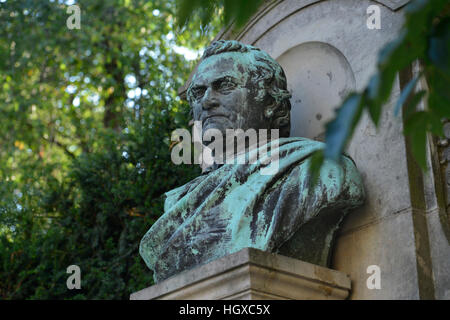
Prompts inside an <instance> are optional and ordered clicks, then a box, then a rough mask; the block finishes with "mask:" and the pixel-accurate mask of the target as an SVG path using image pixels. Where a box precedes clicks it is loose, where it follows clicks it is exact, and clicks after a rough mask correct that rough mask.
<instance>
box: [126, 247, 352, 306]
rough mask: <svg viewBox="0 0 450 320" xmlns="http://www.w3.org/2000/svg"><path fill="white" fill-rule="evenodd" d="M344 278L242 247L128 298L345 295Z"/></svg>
mask: <svg viewBox="0 0 450 320" xmlns="http://www.w3.org/2000/svg"><path fill="white" fill-rule="evenodd" d="M349 292H350V278H349V277H348V276H347V275H346V274H344V273H342V272H339V271H336V270H331V269H328V268H324V267H320V266H317V265H313V264H311V263H307V262H303V261H300V260H296V259H292V258H288V257H284V256H281V255H277V254H271V253H267V252H263V251H260V250H256V249H252V248H245V249H243V250H241V251H239V252H236V253H234V254H231V255H229V256H226V257H224V258H221V259H218V260H215V261H212V262H210V263H208V264H205V265H202V266H199V267H197V268H194V269H191V270H188V271H185V272H182V273H180V274H178V275H176V276H173V277H171V278H169V279H167V280H165V281H162V282H160V283H158V284H156V285H154V286H151V287H148V288H145V289H143V290H141V291H138V292H135V293H133V294H131V296H130V299H131V300H152V299H162V300H170V299H177V300H184V299H189V300H197V299H204V300H227V299H245V300H255V299H298V300H307V299H317V300H322V299H325V300H326V299H330V300H339V299H346V298H347V297H348V295H349Z"/></svg>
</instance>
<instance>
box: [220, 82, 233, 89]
mask: <svg viewBox="0 0 450 320" xmlns="http://www.w3.org/2000/svg"><path fill="white" fill-rule="evenodd" d="M235 87H236V85H235V84H234V83H233V82H231V81H222V82H221V83H220V84H219V89H220V90H231V89H234V88H235Z"/></svg>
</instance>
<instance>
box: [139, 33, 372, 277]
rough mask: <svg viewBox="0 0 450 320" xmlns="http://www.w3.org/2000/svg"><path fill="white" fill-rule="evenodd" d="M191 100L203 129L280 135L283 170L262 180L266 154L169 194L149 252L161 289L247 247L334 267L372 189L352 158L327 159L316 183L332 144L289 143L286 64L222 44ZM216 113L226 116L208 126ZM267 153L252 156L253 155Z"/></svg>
mask: <svg viewBox="0 0 450 320" xmlns="http://www.w3.org/2000/svg"><path fill="white" fill-rule="evenodd" d="M230 50H231V51H230ZM188 99H189V102H190V104H191V106H192V108H193V111H194V119H196V120H198V121H202V124H203V127H204V130H205V129H206V128H215V129H218V130H220V131H223V132H224V130H225V129H237V128H241V129H243V130H247V129H249V128H255V129H263V128H264V129H279V130H280V132H281V134H280V136H281V138H280V139H278V140H274V141H270V142H269V143H268V145H269V147H272V149H271V150H275V149H273V146H274V145H277V146H278V149H277V150H278V155H279V158H278V159H279V160H278V162H277V164H278V166H277V168H278V170H276V171H275V172H274V174H270V175H267V174H262V169H263V168H265V167H266V166H267V165H265V164H264V163H267V162H265V161H264V160H266V159H265V158H264V157H269V155H264V156H263V157H262V158H260V159H258V161H256V162H254V163H249V164H223V165H221V166H215V167H214V168H213V167H211V168H209V169H206V170H205V171H204V173H203V174H202V175H201V176H199V177H197V178H196V179H194V180H192V181H190V182H189V183H187V184H185V185H183V186H181V187H179V188H177V189H174V190H171V191H169V192H167V193H166V197H167V198H166V202H165V206H164V210H165V212H164V214H163V215H162V216H161V218H160V219H159V220H158V221H157V222H156V223H155V224H154V225H153V226H152V227H151V228H150V230H149V231H148V232H147V233H146V235H145V236H144V237H143V239H142V241H141V246H140V253H141V255H142V257H143V258H144V260H145V262H146V264H147V265H148V267H149V268H150V269H152V270H153V271H154V278H155V281H161V280H163V279H166V278H168V277H170V276H172V275H175V274H177V273H179V272H181V271H183V270H187V269H190V268H193V267H195V266H198V265H201V264H204V263H207V262H209V261H212V260H215V259H218V258H220V257H223V256H226V255H228V254H231V253H233V252H237V251H239V250H241V249H242V248H246V247H252V248H256V249H260V250H264V251H269V252H278V253H280V254H283V255H287V256H290V257H294V258H298V259H301V260H304V261H308V262H311V263H315V264H319V265H324V266H327V264H328V263H329V257H330V252H331V248H332V245H333V238H334V235H335V233H336V230H337V229H338V227H339V225H340V223H341V221H342V219H343V218H344V217H345V215H346V214H347V213H348V212H349V211H350V210H351V209H353V208H355V207H357V206H359V205H361V204H362V203H363V201H364V189H363V185H362V181H361V178H360V176H359V174H358V172H357V170H356V166H355V164H354V163H353V161H352V160H351V159H350V158H349V157H347V156H342V159H341V161H340V162H339V163H335V162H331V161H326V162H325V164H324V166H323V167H322V169H321V172H320V176H319V179H318V183H317V184H315V185H314V186H312V185H311V184H310V178H309V177H310V176H309V174H308V168H309V165H310V161H311V156H312V154H313V153H314V152H315V151H317V150H319V149H322V148H323V147H324V144H323V143H321V142H318V141H312V140H309V139H305V138H294V137H292V138H288V135H289V127H290V123H289V110H290V104H289V93H288V92H287V90H286V78H285V76H284V72H283V71H282V69H281V67H280V66H279V65H278V63H276V61H274V60H273V59H272V58H270V56H268V55H267V54H266V53H264V52H262V51H259V50H257V49H256V48H253V47H251V46H246V45H243V44H240V43H239V42H236V41H221V42H218V43H213V44H212V45H211V47H209V48H208V49H207V50H206V51H205V55H204V58H203V60H202V62H201V64H200V66H199V68H198V70H197V73H196V75H195V76H194V77H193V81H192V83H191V86H190V88H189V91H188ZM211 113H216V114H220V115H221V116H220V117H215V118H214V117H210V119H213V120H209V121H205V119H207V118H208V117H207V116H208V115H209V116H210V115H211ZM205 127H206V128H205ZM261 147H263V144H260V145H259V148H261ZM259 148H258V147H256V148H254V149H251V150H249V151H247V153H248V157H249V158H252V156H254V154H255V153H257V152H258V151H259ZM272 155H273V154H272ZM240 156H245V154H244V155H240ZM253 158H254V157H253ZM270 160H271V162H270V163H274V161H275V160H274V158H270ZM212 168H213V169H212Z"/></svg>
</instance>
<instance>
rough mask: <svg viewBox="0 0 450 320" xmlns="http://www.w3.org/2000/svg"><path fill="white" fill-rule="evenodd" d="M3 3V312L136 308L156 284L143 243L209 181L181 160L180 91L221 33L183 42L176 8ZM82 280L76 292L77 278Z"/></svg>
mask: <svg viewBox="0 0 450 320" xmlns="http://www.w3.org/2000/svg"><path fill="white" fill-rule="evenodd" d="M76 4H77V5H79V7H80V9H81V29H80V30H77V29H73V30H69V29H68V28H67V27H66V19H67V18H68V17H69V14H67V13H66V9H67V5H65V4H63V3H61V2H58V1H50V0H48V1H26V0H23V1H6V2H2V3H0V87H2V90H0V104H1V105H0V146H1V147H0V299H128V297H129V294H130V293H131V292H133V291H136V290H139V289H142V288H144V287H146V286H149V285H150V284H151V283H152V276H151V272H150V270H148V269H147V267H146V266H145V264H144V262H143V261H142V259H141V257H140V256H139V254H138V246H139V242H140V239H141V238H142V236H143V235H144V234H145V232H146V231H147V229H148V228H149V227H150V226H151V225H152V223H153V222H154V221H155V220H156V219H157V218H158V217H159V216H160V215H161V214H162V213H163V208H162V206H163V198H162V196H163V193H164V192H166V191H168V190H170V189H173V188H174V187H177V186H179V185H181V184H183V183H185V182H187V181H189V180H190V179H192V178H193V177H194V176H196V175H198V174H199V169H198V168H195V167H194V166H175V165H173V164H172V162H171V160H170V136H171V132H172V130H174V129H175V128H180V127H187V126H188V124H187V123H188V119H189V116H188V106H187V105H186V104H185V103H183V102H181V101H180V99H179V98H178V97H177V92H176V90H177V89H178V88H179V87H181V86H182V85H183V84H184V82H185V80H186V79H187V77H188V74H189V72H190V70H191V67H192V65H193V63H195V61H187V60H186V59H185V58H184V56H182V55H180V54H178V53H177V50H176V49H177V46H185V47H187V48H188V49H191V50H197V49H199V48H201V47H204V46H205V45H206V44H207V43H208V42H209V41H210V39H211V38H212V35H213V34H214V33H215V32H217V30H215V29H214V28H215V26H214V24H212V25H211V27H210V28H209V30H204V31H203V32H200V31H197V30H199V25H200V22H199V21H197V20H192V21H191V22H190V24H189V25H188V27H187V28H186V30H194V31H192V32H189V31H186V30H185V31H184V32H183V33H178V34H175V33H173V31H172V30H173V29H174V20H175V19H174V16H175V14H174V11H175V1H174V0H173V1H159V0H155V1H144V0H142V1H141V0H134V1H125V0H114V1H100V0H79V1H76ZM72 264H76V265H78V266H80V268H81V287H82V289H81V290H68V289H67V287H66V280H67V277H68V276H69V275H68V274H67V273H66V268H67V267H68V266H69V265H72Z"/></svg>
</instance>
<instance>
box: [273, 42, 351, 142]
mask: <svg viewBox="0 0 450 320" xmlns="http://www.w3.org/2000/svg"><path fill="white" fill-rule="evenodd" d="M277 60H278V62H279V63H280V64H281V66H282V67H283V69H284V71H285V73H286V77H287V83H288V90H289V92H290V93H291V94H292V98H291V106H292V108H291V136H293V137H306V138H310V139H316V140H323V135H324V124H325V123H326V122H327V121H329V120H330V119H332V118H333V115H334V109H335V108H336V107H338V106H339V104H340V103H341V102H342V99H343V98H345V97H346V96H347V94H348V93H349V92H351V91H353V90H355V88H356V87H355V76H354V74H353V71H352V68H351V66H350V64H349V63H348V61H347V59H346V58H345V57H344V55H343V54H342V53H341V52H340V51H339V50H338V49H336V48H335V47H333V46H331V45H329V44H327V43H323V42H306V43H302V44H299V45H297V46H295V47H293V48H291V49H289V50H287V51H286V52H284V53H283V54H282V55H281V56H280V57H278V59H277Z"/></svg>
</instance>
